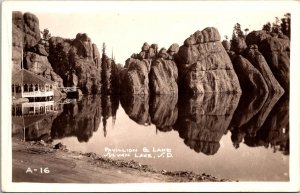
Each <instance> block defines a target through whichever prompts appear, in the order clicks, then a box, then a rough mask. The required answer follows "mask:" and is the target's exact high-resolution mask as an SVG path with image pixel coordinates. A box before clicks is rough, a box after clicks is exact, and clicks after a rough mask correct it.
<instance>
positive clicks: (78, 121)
mask: <svg viewBox="0 0 300 193" xmlns="http://www.w3.org/2000/svg"><path fill="white" fill-rule="evenodd" d="M100 122H101V99H100V97H95V96H87V97H83V98H82V100H81V101H80V102H78V103H69V104H65V105H64V107H63V112H62V113H61V114H60V116H58V117H57V118H56V119H55V120H54V121H53V125H52V128H51V137H52V138H54V139H55V138H64V137H67V136H76V137H77V138H78V141H79V142H83V141H85V142H87V141H88V140H89V138H91V137H92V135H93V132H94V131H97V130H98V127H99V125H100Z"/></svg>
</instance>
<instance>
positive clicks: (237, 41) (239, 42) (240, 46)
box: [230, 37, 247, 54]
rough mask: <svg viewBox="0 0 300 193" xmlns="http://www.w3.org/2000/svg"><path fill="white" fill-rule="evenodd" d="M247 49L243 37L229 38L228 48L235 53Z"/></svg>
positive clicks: (240, 52)
mask: <svg viewBox="0 0 300 193" xmlns="http://www.w3.org/2000/svg"><path fill="white" fill-rule="evenodd" d="M246 49H247V44H246V41H245V38H244V37H235V38H233V39H232V40H231V44H230V50H231V51H234V52H235V53H236V54H242V53H243V52H244V51H245V50H246Z"/></svg>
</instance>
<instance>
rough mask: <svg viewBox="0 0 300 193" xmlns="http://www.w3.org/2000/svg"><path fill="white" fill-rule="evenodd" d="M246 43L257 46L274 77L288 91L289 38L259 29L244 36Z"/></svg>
mask: <svg viewBox="0 0 300 193" xmlns="http://www.w3.org/2000/svg"><path fill="white" fill-rule="evenodd" d="M272 35H273V36H274V37H273V36H272ZM246 43H247V45H248V46H250V45H252V44H256V45H257V46H258V50H259V51H260V52H261V53H262V55H263V56H264V57H265V59H266V61H267V63H268V65H269V67H270V69H271V70H272V72H273V74H274V76H275V78H276V79H277V81H278V82H279V83H280V85H281V86H282V87H283V88H284V89H285V90H286V91H288V90H289V70H290V57H289V54H290V40H289V38H288V37H287V36H284V35H281V36H278V37H276V36H275V34H268V33H267V32H266V31H264V30H260V31H253V32H251V33H249V34H248V35H247V37H246Z"/></svg>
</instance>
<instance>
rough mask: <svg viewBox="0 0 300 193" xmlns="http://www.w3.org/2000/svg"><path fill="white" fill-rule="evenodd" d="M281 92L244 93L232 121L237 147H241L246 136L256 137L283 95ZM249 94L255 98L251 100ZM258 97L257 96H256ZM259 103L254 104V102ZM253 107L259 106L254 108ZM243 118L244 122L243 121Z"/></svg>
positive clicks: (233, 135) (233, 138) (234, 142)
mask: <svg viewBox="0 0 300 193" xmlns="http://www.w3.org/2000/svg"><path fill="white" fill-rule="evenodd" d="M281 95H282V94H281V93H275V94H272V93H269V94H264V95H260V96H258V97H257V96H256V95H243V96H242V98H241V102H242V103H239V106H238V108H237V110H236V112H235V114H234V116H233V121H232V123H231V127H232V128H233V131H232V137H231V138H232V141H233V144H234V146H235V147H236V148H238V147H239V143H241V142H242V140H243V138H244V137H245V136H251V137H255V136H256V135H257V132H258V131H259V130H260V129H261V127H262V125H263V124H264V123H265V121H266V119H267V117H268V116H269V114H270V111H271V110H272V109H273V107H274V105H275V104H276V103H277V101H278V100H279V98H280V97H281ZM248 96H253V99H255V100H249V97H248ZM255 97H257V98H255ZM255 103H257V105H255V106H253V104H255ZM252 107H259V108H253V109H252ZM241 120H242V121H243V122H241Z"/></svg>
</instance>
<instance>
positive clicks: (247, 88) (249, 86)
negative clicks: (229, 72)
mask: <svg viewBox="0 0 300 193" xmlns="http://www.w3.org/2000/svg"><path fill="white" fill-rule="evenodd" d="M231 58H232V59H231V60H232V63H233V67H234V70H235V72H236V73H237V75H238V79H239V82H240V85H241V88H242V90H243V92H255V93H258V94H259V93H268V92H269V89H268V86H267V84H266V81H265V79H264V77H263V76H262V75H261V73H260V72H259V71H258V70H257V69H256V68H255V67H254V66H253V65H252V64H251V63H250V62H249V61H248V60H247V59H246V58H244V57H243V56H242V55H233V56H232V57H231Z"/></svg>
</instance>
